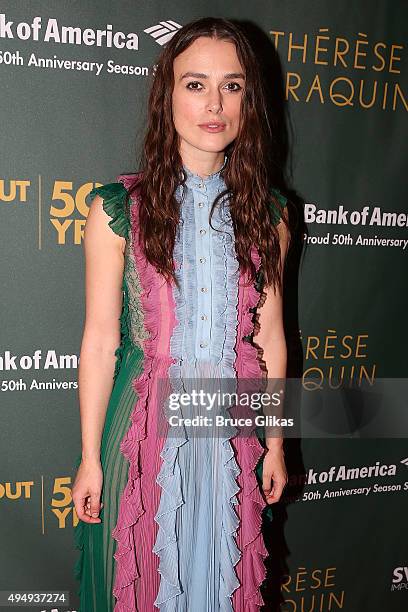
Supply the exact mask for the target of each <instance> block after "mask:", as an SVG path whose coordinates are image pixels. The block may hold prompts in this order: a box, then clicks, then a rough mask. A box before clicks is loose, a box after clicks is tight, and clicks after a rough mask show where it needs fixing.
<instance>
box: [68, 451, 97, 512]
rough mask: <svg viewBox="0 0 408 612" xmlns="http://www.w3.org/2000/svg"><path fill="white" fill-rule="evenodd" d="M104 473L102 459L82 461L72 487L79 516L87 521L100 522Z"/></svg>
mask: <svg viewBox="0 0 408 612" xmlns="http://www.w3.org/2000/svg"><path fill="white" fill-rule="evenodd" d="M102 483H103V473H102V466H101V463H100V461H97V460H95V461H86V462H84V461H81V464H80V466H79V468H78V472H77V475H76V478H75V481H74V484H73V487H72V499H73V502H74V505H75V510H76V513H77V515H78V518H79V519H80V520H81V521H84V522H85V523H100V522H101V519H100V518H99V512H100V510H101V508H102V506H103V503H101V501H100V500H101V491H102Z"/></svg>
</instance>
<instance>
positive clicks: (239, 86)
mask: <svg viewBox="0 0 408 612" xmlns="http://www.w3.org/2000/svg"><path fill="white" fill-rule="evenodd" d="M227 85H236V89H230V91H240V89H242V87H241V85H239V83H227Z"/></svg>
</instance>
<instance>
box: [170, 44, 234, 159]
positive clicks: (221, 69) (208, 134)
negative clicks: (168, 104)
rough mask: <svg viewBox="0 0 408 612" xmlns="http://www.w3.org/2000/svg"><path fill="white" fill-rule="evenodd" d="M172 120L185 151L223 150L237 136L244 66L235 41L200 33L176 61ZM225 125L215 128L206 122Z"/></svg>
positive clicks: (189, 153)
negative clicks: (201, 35)
mask: <svg viewBox="0 0 408 612" xmlns="http://www.w3.org/2000/svg"><path fill="white" fill-rule="evenodd" d="M173 71H174V90H173V121H174V127H175V129H176V131H177V133H178V134H179V137H180V154H181V155H182V157H183V154H184V156H186V157H187V158H188V157H191V156H193V157H197V153H198V154H199V155H200V152H202V151H206V152H211V153H219V152H221V151H224V149H225V148H226V147H227V145H229V144H230V143H231V142H232V141H233V140H234V139H235V138H236V136H237V134H238V129H239V122H240V110H241V100H242V93H243V90H244V86H245V75H244V70H243V68H242V66H241V64H240V62H239V60H238V56H237V53H236V50H235V45H234V43H232V42H227V41H222V40H215V39H213V38H207V37H200V38H197V39H196V40H195V41H194V42H193V43H192V44H191V45H190V46H189V47H188V48H187V49H185V51H183V53H180V55H178V56H177V57H176V59H175V60H174V64H173ZM215 123H218V124H220V123H221V124H222V126H223V129H221V131H215V130H213V131H211V128H210V127H209V126H208V125H207V126H205V124H209V125H210V126H211V124H215Z"/></svg>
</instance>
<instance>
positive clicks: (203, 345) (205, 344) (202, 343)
mask: <svg viewBox="0 0 408 612" xmlns="http://www.w3.org/2000/svg"><path fill="white" fill-rule="evenodd" d="M206 346H208V345H207V342H200V347H201V348H205V347H206Z"/></svg>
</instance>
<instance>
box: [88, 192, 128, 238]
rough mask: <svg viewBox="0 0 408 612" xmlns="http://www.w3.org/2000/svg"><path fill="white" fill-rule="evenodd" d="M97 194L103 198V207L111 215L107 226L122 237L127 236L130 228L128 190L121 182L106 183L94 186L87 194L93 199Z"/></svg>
mask: <svg viewBox="0 0 408 612" xmlns="http://www.w3.org/2000/svg"><path fill="white" fill-rule="evenodd" d="M96 195H99V196H100V197H101V198H102V199H103V209H104V211H105V212H106V214H107V215H109V216H110V217H112V219H111V221H109V227H111V229H112V230H113V231H114V232H115V234H118V235H119V236H122V237H123V238H127V237H128V234H129V230H130V220H129V208H128V195H129V194H128V192H127V190H126V188H125V187H124V185H123V184H122V183H108V184H106V185H101V187H94V188H93V189H92V191H91V192H90V194H89V197H90V198H91V199H93V198H94V197H95V196H96Z"/></svg>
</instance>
